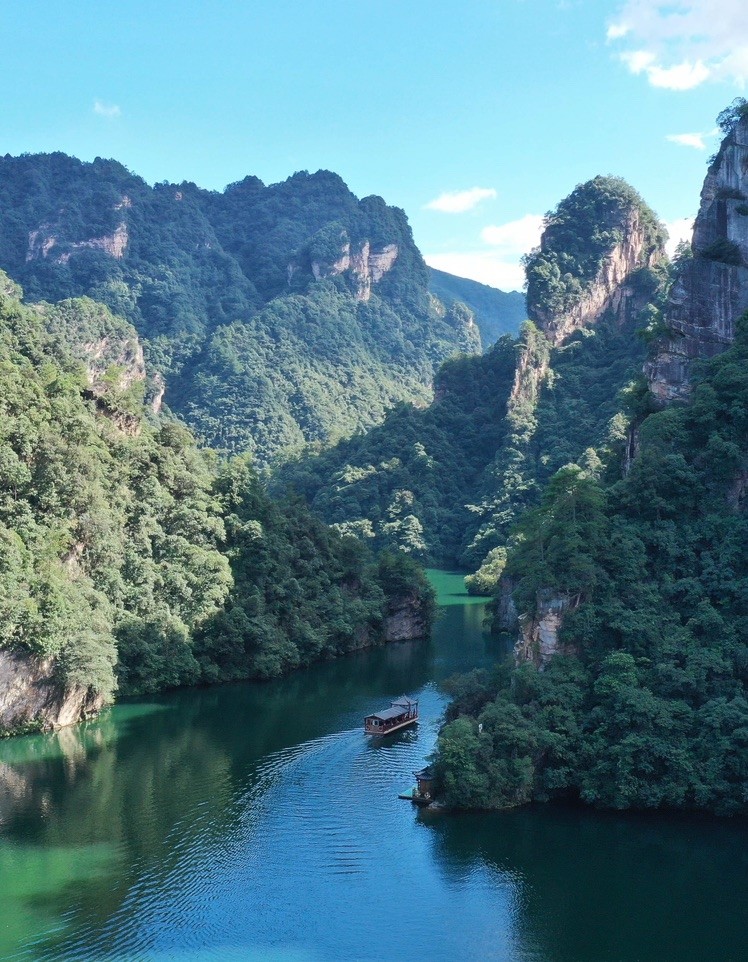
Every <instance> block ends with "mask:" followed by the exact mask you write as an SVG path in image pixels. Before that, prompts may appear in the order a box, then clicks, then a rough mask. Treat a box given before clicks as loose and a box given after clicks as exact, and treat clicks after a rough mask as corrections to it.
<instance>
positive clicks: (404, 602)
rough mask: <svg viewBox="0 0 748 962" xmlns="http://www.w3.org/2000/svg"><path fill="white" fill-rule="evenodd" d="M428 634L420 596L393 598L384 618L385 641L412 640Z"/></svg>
mask: <svg viewBox="0 0 748 962" xmlns="http://www.w3.org/2000/svg"><path fill="white" fill-rule="evenodd" d="M427 634H428V628H427V625H426V621H425V619H424V617H423V606H422V604H421V600H420V598H418V597H416V596H413V595H409V596H405V597H402V598H397V599H394V600H393V601H392V602H391V603H390V606H389V609H388V612H387V615H386V616H385V619H384V640H385V641H412V640H414V639H416V638H425V637H426V635H427Z"/></svg>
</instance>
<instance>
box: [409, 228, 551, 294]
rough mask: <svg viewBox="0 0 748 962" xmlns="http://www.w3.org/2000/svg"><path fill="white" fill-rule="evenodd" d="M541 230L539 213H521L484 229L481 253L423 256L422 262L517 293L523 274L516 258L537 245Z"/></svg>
mask: <svg viewBox="0 0 748 962" xmlns="http://www.w3.org/2000/svg"><path fill="white" fill-rule="evenodd" d="M542 230H543V217H542V216H541V215H540V214H525V216H524V217H520V218H518V219H517V220H511V221H507V223H505V224H490V225H489V226H488V227H484V228H483V230H482V231H481V240H482V241H483V242H484V244H486V245H487V246H486V247H485V248H484V249H482V250H473V251H451V252H449V253H439V254H424V257H425V259H426V263H427V264H429V265H430V266H431V267H435V268H437V270H440V271H448V272H449V273H450V274H457V276H458V277H469V278H471V279H472V280H474V281H480V282H481V284H490V286H491V287H498V288H499V289H500V290H502V291H521V290H522V288H523V287H524V285H525V271H524V268H523V267H522V265H521V264H520V258H521V256H522V255H523V254H526V253H527V252H528V251H530V250H532V248H533V247H536V246H537V244H538V243H539V241H540V234H541V233H542Z"/></svg>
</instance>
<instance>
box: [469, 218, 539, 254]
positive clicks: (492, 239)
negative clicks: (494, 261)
mask: <svg viewBox="0 0 748 962" xmlns="http://www.w3.org/2000/svg"><path fill="white" fill-rule="evenodd" d="M542 232H543V217H542V215H541V214H525V216H524V217H520V218H519V220H511V221H509V222H508V223H506V224H497V225H489V226H488V227H484V228H483V230H482V231H481V235H480V236H481V237H482V239H483V240H484V241H485V242H486V243H487V244H491V246H492V247H500V248H502V249H503V252H504V253H505V254H517V255H519V254H526V253H527V252H528V251H530V250H532V248H533V247H537V245H538V244H539V243H540V235H541V233H542Z"/></svg>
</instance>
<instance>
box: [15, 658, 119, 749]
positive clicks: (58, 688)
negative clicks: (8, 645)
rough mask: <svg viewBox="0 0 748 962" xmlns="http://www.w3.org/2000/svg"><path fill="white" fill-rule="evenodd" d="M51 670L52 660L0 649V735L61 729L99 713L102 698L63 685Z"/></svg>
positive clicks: (92, 692) (85, 690)
mask: <svg viewBox="0 0 748 962" xmlns="http://www.w3.org/2000/svg"><path fill="white" fill-rule="evenodd" d="M55 669H56V666H55V663H54V659H52V658H40V657H38V656H36V655H32V654H30V653H29V652H25V651H11V650H7V649H3V648H0V732H3V731H5V732H12V731H17V730H19V729H24V728H27V727H28V726H32V725H33V727H34V728H38V729H41V730H44V731H48V730H50V729H53V728H62V727H63V726H65V725H73V724H75V723H76V722H78V721H80V720H81V719H82V718H86V717H88V716H90V715H95V714H96V713H97V712H98V711H100V710H101V708H102V707H103V705H104V698H103V696H102V695H100V694H97V693H96V692H94V691H92V690H91V689H90V688H83V687H81V686H80V685H70V686H66V685H65V684H64V683H62V682H61V681H59V680H58V679H57V674H56V670H55Z"/></svg>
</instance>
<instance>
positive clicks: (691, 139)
mask: <svg viewBox="0 0 748 962" xmlns="http://www.w3.org/2000/svg"><path fill="white" fill-rule="evenodd" d="M705 136H706V135H705V134H668V135H667V137H666V138H665V140H669V141H670V143H671V144H678V146H680V147H693V148H694V150H706V144H705V143H704V137H705Z"/></svg>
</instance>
